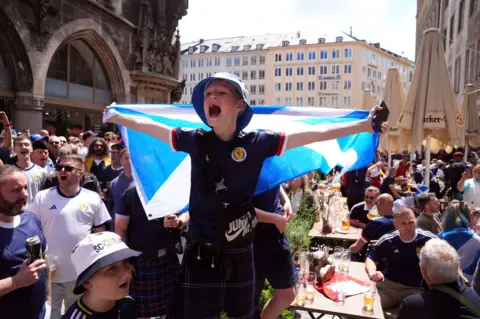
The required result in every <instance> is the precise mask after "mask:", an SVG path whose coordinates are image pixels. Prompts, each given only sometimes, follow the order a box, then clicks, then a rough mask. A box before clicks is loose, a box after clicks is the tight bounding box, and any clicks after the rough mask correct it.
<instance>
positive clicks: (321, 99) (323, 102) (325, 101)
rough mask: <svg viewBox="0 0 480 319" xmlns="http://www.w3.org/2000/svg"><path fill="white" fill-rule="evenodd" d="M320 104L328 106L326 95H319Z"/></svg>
mask: <svg viewBox="0 0 480 319" xmlns="http://www.w3.org/2000/svg"><path fill="white" fill-rule="evenodd" d="M320 106H328V105H327V97H326V96H321V97H320Z"/></svg>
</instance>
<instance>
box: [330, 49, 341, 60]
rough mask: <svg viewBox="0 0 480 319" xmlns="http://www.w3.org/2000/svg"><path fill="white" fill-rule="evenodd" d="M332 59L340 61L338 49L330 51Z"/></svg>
mask: <svg viewBox="0 0 480 319" xmlns="http://www.w3.org/2000/svg"><path fill="white" fill-rule="evenodd" d="M332 59H340V50H338V49H333V50H332Z"/></svg>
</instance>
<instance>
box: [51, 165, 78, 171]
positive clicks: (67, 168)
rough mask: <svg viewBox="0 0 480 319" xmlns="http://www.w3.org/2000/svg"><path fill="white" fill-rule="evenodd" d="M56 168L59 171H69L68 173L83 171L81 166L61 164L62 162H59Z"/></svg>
mask: <svg viewBox="0 0 480 319" xmlns="http://www.w3.org/2000/svg"><path fill="white" fill-rule="evenodd" d="M55 170H56V171H57V172H61V171H63V170H65V172H67V173H71V172H73V171H82V169H81V168H77V167H73V166H68V165H61V164H57V166H55Z"/></svg>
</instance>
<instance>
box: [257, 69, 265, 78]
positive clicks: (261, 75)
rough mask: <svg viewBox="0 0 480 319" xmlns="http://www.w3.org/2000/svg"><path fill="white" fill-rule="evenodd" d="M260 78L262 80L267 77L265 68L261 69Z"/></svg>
mask: <svg viewBox="0 0 480 319" xmlns="http://www.w3.org/2000/svg"><path fill="white" fill-rule="evenodd" d="M258 78H259V79H260V80H264V79H265V70H260V71H258Z"/></svg>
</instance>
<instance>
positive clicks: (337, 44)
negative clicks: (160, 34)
mask: <svg viewBox="0 0 480 319" xmlns="http://www.w3.org/2000/svg"><path fill="white" fill-rule="evenodd" d="M181 60H182V61H181V65H180V78H181V79H184V80H185V81H186V83H185V85H186V86H185V90H184V95H183V96H182V99H181V103H190V101H191V94H192V90H193V87H194V86H195V85H196V84H197V83H198V82H199V81H200V80H201V79H203V78H204V77H207V76H210V75H212V74H214V73H215V72H219V71H226V72H231V73H234V74H237V75H238V76H239V77H240V78H242V79H243V80H244V81H245V84H246V87H247V90H248V91H249V92H250V94H249V99H250V100H249V102H250V104H252V105H255V104H266V105H286V106H322V107H335V108H360V107H361V101H362V94H363V90H365V89H370V90H371V92H372V95H373V97H374V101H375V102H376V103H380V101H381V98H382V94H383V91H384V85H385V80H386V74H387V71H388V69H389V68H392V67H395V68H398V69H399V71H400V75H401V77H402V81H403V84H404V88H405V92H406V91H407V90H408V87H409V86H410V80H411V73H412V70H413V62H411V61H408V60H407V59H406V58H404V57H401V56H399V55H397V54H394V53H392V52H389V51H387V50H384V49H382V48H381V47H380V45H379V44H378V43H377V44H368V43H367V42H365V41H361V40H358V39H356V38H354V37H352V36H349V35H347V34H344V33H339V34H338V35H335V36H333V37H327V36H323V37H322V36H320V37H317V36H311V35H307V34H304V33H301V32H296V33H294V34H268V35H260V36H248V37H234V38H223V39H209V40H200V41H198V42H194V43H185V44H182V55H181Z"/></svg>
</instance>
